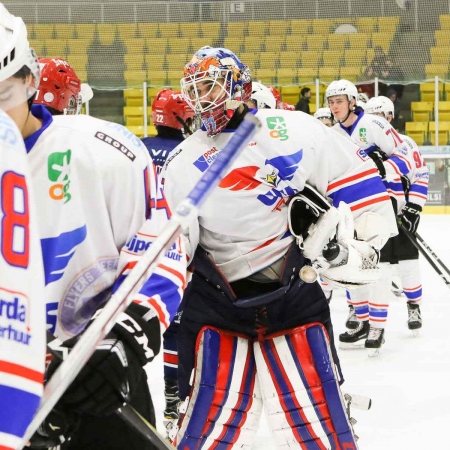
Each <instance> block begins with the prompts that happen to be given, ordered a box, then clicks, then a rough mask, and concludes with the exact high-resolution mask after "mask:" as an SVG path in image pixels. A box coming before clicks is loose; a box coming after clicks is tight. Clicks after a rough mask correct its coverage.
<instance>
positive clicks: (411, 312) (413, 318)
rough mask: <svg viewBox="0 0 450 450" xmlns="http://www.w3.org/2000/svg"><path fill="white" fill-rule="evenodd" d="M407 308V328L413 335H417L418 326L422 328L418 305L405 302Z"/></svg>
mask: <svg viewBox="0 0 450 450" xmlns="http://www.w3.org/2000/svg"><path fill="white" fill-rule="evenodd" d="M406 306H407V308H408V328H409V329H410V330H411V331H412V332H413V335H414V336H418V334H419V330H420V328H422V316H421V314H420V307H419V305H418V304H416V303H410V302H407V303H406Z"/></svg>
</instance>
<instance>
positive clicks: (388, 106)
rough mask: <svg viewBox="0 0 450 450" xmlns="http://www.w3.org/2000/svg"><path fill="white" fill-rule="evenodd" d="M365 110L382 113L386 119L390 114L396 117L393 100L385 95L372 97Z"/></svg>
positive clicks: (370, 112) (371, 112) (369, 112)
mask: <svg viewBox="0 0 450 450" xmlns="http://www.w3.org/2000/svg"><path fill="white" fill-rule="evenodd" d="M365 112H366V113H368V114H382V115H383V117H384V118H385V119H388V118H389V116H392V119H393V118H394V117H395V116H394V104H393V103H392V100H391V99H389V98H387V97H384V96H383V95H380V96H378V97H373V98H371V99H370V100H369V101H368V102H367V104H366V108H365Z"/></svg>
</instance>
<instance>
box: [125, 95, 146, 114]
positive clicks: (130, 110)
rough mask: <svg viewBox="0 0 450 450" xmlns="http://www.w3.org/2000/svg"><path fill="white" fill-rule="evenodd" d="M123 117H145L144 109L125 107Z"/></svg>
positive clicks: (140, 107)
mask: <svg viewBox="0 0 450 450" xmlns="http://www.w3.org/2000/svg"><path fill="white" fill-rule="evenodd" d="M133 90H135V89H133ZM136 90H137V89H136ZM141 92H142V91H141ZM123 115H124V116H125V117H144V108H143V107H142V106H124V108H123Z"/></svg>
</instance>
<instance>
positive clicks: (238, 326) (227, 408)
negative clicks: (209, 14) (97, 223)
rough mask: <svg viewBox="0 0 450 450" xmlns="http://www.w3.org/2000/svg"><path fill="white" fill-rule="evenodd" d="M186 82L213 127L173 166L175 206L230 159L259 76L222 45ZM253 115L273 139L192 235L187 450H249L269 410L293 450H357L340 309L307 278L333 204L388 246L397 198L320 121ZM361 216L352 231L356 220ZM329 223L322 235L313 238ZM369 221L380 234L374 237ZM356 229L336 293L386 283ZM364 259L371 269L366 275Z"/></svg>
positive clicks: (209, 205) (214, 200)
mask: <svg viewBox="0 0 450 450" xmlns="http://www.w3.org/2000/svg"><path fill="white" fill-rule="evenodd" d="M181 83H182V92H183V95H184V96H185V98H186V101H187V102H188V103H189V104H190V105H191V106H192V107H193V108H194V110H195V111H196V112H197V113H199V114H200V115H201V119H202V122H203V127H202V129H201V130H198V131H196V132H195V133H194V134H193V135H192V136H190V137H188V138H187V139H186V140H185V141H184V142H183V143H182V144H181V145H179V146H178V147H177V148H176V149H175V152H174V155H176V156H175V157H174V158H173V159H172V160H171V161H167V162H166V165H165V167H164V169H163V172H162V176H163V177H164V186H165V188H164V190H165V195H166V199H167V202H168V205H169V207H173V205H175V204H177V203H178V201H179V200H180V199H181V198H183V197H184V195H185V193H186V192H188V191H189V190H190V189H191V187H192V186H193V185H194V184H195V182H196V180H198V179H199V176H200V175H201V172H203V171H204V170H207V168H208V166H209V164H210V163H211V161H212V159H213V156H214V155H215V154H218V153H219V152H220V149H221V148H223V146H224V145H225V143H226V142H227V141H228V139H229V138H230V135H231V133H233V131H234V130H235V129H236V127H237V126H238V125H239V123H240V122H241V121H242V120H243V117H244V115H245V114H246V113H248V107H247V106H246V105H245V102H246V101H247V100H248V99H249V98H250V96H251V92H252V88H251V77H250V72H249V70H248V67H247V66H246V65H244V64H242V63H241V62H240V60H239V59H238V57H237V56H236V55H235V54H234V53H233V52H231V51H229V50H227V49H222V48H213V49H209V50H207V51H199V52H197V53H196V54H195V55H194V57H193V58H192V60H191V61H190V62H189V63H188V64H187V65H186V66H185V69H184V78H183V79H182V82H181ZM252 113H253V114H255V115H256V117H258V118H259V120H260V121H261V122H262V127H261V129H260V130H259V131H258V132H257V133H256V134H255V136H254V137H253V139H252V141H251V142H250V143H249V144H248V146H247V148H246V149H245V150H244V151H243V152H242V153H241V154H240V156H238V158H237V160H236V161H235V162H234V163H233V165H232V169H231V170H229V172H228V173H227V174H226V175H225V176H224V177H223V179H222V180H221V182H220V184H219V187H218V188H216V189H215V190H214V191H213V193H212V195H211V198H210V199H209V200H208V201H207V202H206V203H205V206H204V207H203V209H202V212H201V213H200V215H199V217H198V219H197V220H194V221H193V222H192V223H191V225H190V226H189V228H188V229H186V230H184V237H185V239H186V245H187V254H188V256H189V258H193V262H192V266H191V268H192V269H191V270H192V271H193V276H192V280H191V282H190V284H189V288H188V289H187V291H186V294H185V297H184V299H183V302H185V304H184V308H183V315H182V317H181V322H180V329H179V333H178V351H179V355H178V356H179V370H178V376H179V389H180V398H181V399H182V400H185V402H184V403H183V405H182V409H181V410H180V411H181V412H182V413H183V415H184V417H183V418H182V422H181V425H180V429H179V432H178V435H177V438H176V443H177V445H178V448H183V449H185V448H198V447H199V446H200V445H201V446H202V448H216V447H218V446H227V448H230V449H231V448H243V449H249V448H251V445H252V439H253V436H254V434H255V432H256V430H257V428H258V421H259V415H260V412H261V407H262V402H263V399H264V400H265V401H266V403H265V404H266V408H267V409H268V413H269V415H270V421H269V423H270V425H271V426H272V428H273V431H274V433H275V440H276V442H277V444H278V445H279V446H280V447H282V446H283V445H290V446H292V445H296V446H300V447H302V448H305V449H313V448H322V447H323V448H331V447H333V446H336V447H342V448H356V444H355V439H354V437H353V435H352V432H351V429H350V427H349V426H348V422H347V421H346V419H345V417H344V414H343V407H342V402H341V401H340V395H339V388H338V383H339V381H342V380H340V376H339V375H338V374H337V372H336V370H335V368H336V367H338V366H339V362H338V359H337V355H336V353H335V349H334V344H333V333H332V327H331V322H330V312H329V307H328V303H327V300H326V298H325V296H324V295H323V292H322V290H321V288H320V285H319V283H317V282H312V283H305V282H303V280H302V279H300V278H299V270H300V269H302V268H303V272H305V273H306V272H309V270H310V269H311V268H309V269H308V268H304V267H303V266H305V264H306V259H305V256H306V257H309V258H310V259H311V260H315V259H316V257H318V255H319V254H320V253H321V250H322V248H323V245H324V243H325V242H326V241H328V237H329V236H330V234H331V235H334V233H335V229H336V228H335V227H336V222H335V221H334V219H331V221H329V220H330V217H331V216H330V215H327V214H326V213H325V214H324V215H321V213H320V211H322V212H323V211H324V210H329V211H331V214H335V213H336V211H337V210H336V208H334V206H330V203H329V201H330V202H333V203H334V205H336V206H337V205H338V204H340V211H341V212H344V210H345V211H347V213H348V214H350V216H351V213H350V209H349V208H351V210H353V215H354V218H355V224H356V228H357V229H358V236H359V238H360V239H363V238H364V237H368V236H369V235H372V231H373V232H374V234H373V236H376V238H375V239H374V241H373V242H372V244H374V245H375V246H376V247H378V248H381V246H382V245H383V244H384V242H385V240H386V239H387V238H388V237H389V236H390V235H391V232H392V233H395V232H396V224H395V218H394V215H393V212H392V207H391V204H390V202H389V197H388V195H387V194H386V191H385V189H384V186H383V183H382V182H381V179H380V177H379V176H378V172H377V170H376V168H375V166H374V165H373V163H372V162H371V161H370V159H369V158H367V157H366V156H365V155H364V153H362V152H360V150H359V149H358V147H357V146H355V145H353V144H352V143H351V142H350V141H349V140H347V139H345V138H342V137H341V136H339V135H338V134H336V133H335V132H334V131H331V130H328V129H327V128H326V127H324V126H322V125H321V124H320V123H319V122H318V121H317V120H315V119H313V117H310V116H307V115H305V114H302V113H300V112H290V111H281V110H271V109H259V110H257V111H255V110H254V111H253V112H252ZM250 114H251V113H250ZM205 155H209V156H210V158H209V159H208V160H207V159H206V158H205ZM200 160H202V161H203V164H201V165H199V164H197V161H200ZM180 179H182V180H183V183H180ZM306 184H309V185H310V186H309V187H306ZM297 193H300V194H299V196H298V197H297V198H296V201H295V202H294V201H293V203H292V206H290V210H291V212H292V214H291V220H290V222H291V226H292V232H293V233H295V234H296V235H297V236H299V240H300V242H301V237H302V233H304V236H305V238H306V239H305V240H304V242H303V245H302V249H303V250H301V249H300V248H299V246H297V245H296V243H295V240H294V237H293V236H292V234H291V232H290V231H289V228H288V223H289V217H288V206H287V203H288V202H289V201H290V200H291V199H292V198H293V197H294V196H295V195H296V194H297ZM325 197H328V199H329V201H328V200H326V199H325ZM343 202H348V205H346V204H345V203H343ZM297 206H298V207H299V209H300V211H301V212H300V213H299V212H298V210H297ZM345 207H347V208H345ZM311 211H314V213H313V214H309V215H308V212H311ZM316 213H317V216H316ZM337 214H338V215H339V214H340V213H339V212H338V213H337ZM348 214H347V215H345V217H347V219H349V220H348V221H345V220H344V221H343V222H342V224H343V227H344V228H345V225H344V223H345V224H347V225H350V223H351V220H350V216H349V215H348ZM318 216H321V219H323V220H321V221H320V225H319V223H318V222H317V223H316V225H315V226H313V227H310V225H311V223H312V222H315V221H316V220H317V218H318ZM313 217H314V219H313ZM333 217H335V218H336V217H337V216H335V215H333ZM369 217H370V218H371V219H370V220H366V219H369ZM297 221H299V223H297ZM295 223H297V225H298V226H297V225H295ZM369 223H370V227H372V225H374V224H375V223H377V224H378V225H379V228H378V226H377V227H376V231H375V229H374V230H372V229H371V230H370V231H369V230H368V229H367V228H366V225H367V226H369ZM350 228H351V230H350V229H349V230H347V231H348V232H349V234H347V236H348V237H349V240H347V241H346V242H347V244H348V249H349V254H350V253H351V254H352V256H351V257H349V259H348V263H349V264H345V263H344V264H343V265H342V266H341V269H337V268H336V267H331V268H330V267H329V268H328V269H326V270H325V271H323V272H322V276H327V277H328V279H330V280H331V279H333V281H334V282H337V283H339V282H340V281H341V282H344V283H345V282H348V281H350V282H355V283H359V282H361V280H362V279H363V278H364V279H365V280H366V281H367V278H366V276H367V275H368V274H369V273H371V274H372V273H373V271H374V270H375V272H376V273H378V271H377V270H376V269H374V267H375V266H374V263H375V260H376V256H375V255H376V251H375V250H374V249H373V248H372V247H371V245H369V244H367V243H366V242H364V241H363V240H361V241H356V240H354V239H353V236H354V234H353V231H354V230H353V227H350ZM313 229H314V230H316V231H317V233H316V232H313V231H312V230H313ZM339 229H340V227H339ZM308 230H309V231H308ZM309 232H311V233H312V234H311V235H309V237H307V236H308V233H309ZM339 233H341V232H339ZM380 233H381V234H380ZM325 236H326V237H325ZM340 236H343V235H341V234H340ZM350 236H351V238H350ZM339 240H340V238H339V239H338V241H339ZM347 244H346V245H347ZM355 246H358V247H359V250H356V247H355ZM360 251H361V252H363V253H364V254H365V256H364V257H363V256H362V254H361V253H360ZM362 258H364V260H365V261H366V262H367V263H368V266H367V267H369V266H370V267H372V269H370V270H368V271H366V270H364V269H362V265H361V264H360V262H361V261H362ZM350 261H352V262H350ZM356 261H359V262H357V263H356V265H354V263H355V262H356ZM344 267H345V269H344ZM357 267H358V268H357ZM336 269H337V270H339V271H340V270H342V272H341V273H340V274H338V273H337V272H336ZM344 273H345V274H346V275H345V276H344ZM360 276H362V278H361V279H359V281H356V279H357V278H359V277H360ZM369 277H370V276H369ZM305 278H307V277H305ZM344 278H345V280H344ZM339 280H340V281H339ZM309 281H313V280H312V279H310V280H309ZM325 330H326V331H325ZM319 359H320V360H321V363H318V361H319ZM313 361H314V362H313ZM322 363H323V364H322ZM335 365H336V366H335ZM323 370H325V371H326V373H327V374H328V375H327V377H325V376H324V374H325V372H324V371H323ZM325 379H326V380H327V381H325ZM325 385H326V387H325ZM328 388H330V391H327V393H326V394H325V391H324V389H328ZM260 389H261V391H262V392H261V391H260ZM329 394H331V396H329ZM261 397H262V398H261ZM332 398H334V400H336V401H333V400H331V399H332ZM319 405H320V406H319ZM328 418H329V419H328ZM338 421H340V424H341V425H342V428H340V426H339V427H337V424H338Z"/></svg>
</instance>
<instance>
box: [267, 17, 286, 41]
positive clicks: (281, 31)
mask: <svg viewBox="0 0 450 450" xmlns="http://www.w3.org/2000/svg"><path fill="white" fill-rule="evenodd" d="M290 27H291V25H290V23H289V22H286V20H269V25H268V30H269V34H270V35H271V36H283V37H284V36H286V34H288V29H289V30H290Z"/></svg>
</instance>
